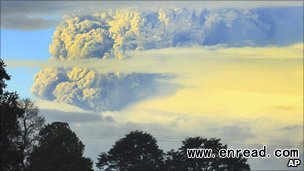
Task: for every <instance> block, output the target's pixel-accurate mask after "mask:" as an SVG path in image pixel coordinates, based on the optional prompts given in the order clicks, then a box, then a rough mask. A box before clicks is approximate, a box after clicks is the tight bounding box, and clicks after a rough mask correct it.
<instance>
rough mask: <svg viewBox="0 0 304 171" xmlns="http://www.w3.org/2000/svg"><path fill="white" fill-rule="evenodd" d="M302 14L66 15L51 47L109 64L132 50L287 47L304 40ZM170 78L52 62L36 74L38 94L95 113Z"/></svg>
mask: <svg viewBox="0 0 304 171" xmlns="http://www.w3.org/2000/svg"><path fill="white" fill-rule="evenodd" d="M302 13H303V10H302V9H301V8H300V7H285V8H265V9H264V8H261V9H212V10H208V9H203V10H190V9H180V8H170V9H159V10H156V11H140V10H134V9H119V10H110V11H107V12H101V13H97V14H94V15H91V16H71V17H66V18H65V19H64V21H63V22H62V23H61V24H60V25H59V26H58V27H57V28H56V30H55V32H54V35H53V40H52V43H51V45H50V49H49V50H50V53H51V55H52V57H51V61H72V60H77V59H89V58H100V59H103V60H100V62H103V61H104V60H106V59H108V58H113V59H112V60H118V59H123V60H128V59H127V58H128V52H130V51H144V50H150V49H161V48H168V47H191V46H209V45H226V46H232V47H240V46H241V47H242V46H265V45H287V44H292V43H295V42H301V41H302V37H303V21H301V18H302ZM125 58H126V59H125ZM163 79H165V80H166V79H170V77H169V78H168V77H167V76H163V75H161V74H147V73H131V74H119V73H116V74H115V73H103V74H101V73H97V72H95V71H94V70H90V69H88V68H86V67H85V64H84V67H82V68H81V67H70V68H63V67H46V68H44V69H42V70H41V71H40V72H39V73H37V75H36V76H35V79H34V85H33V87H32V92H33V94H34V95H35V96H37V97H39V98H42V99H47V100H50V101H57V102H64V103H68V104H72V105H76V106H79V107H81V108H84V109H88V110H93V111H107V110H110V111H115V110H120V109H121V108H123V107H126V106H127V105H128V104H131V103H134V102H135V101H138V100H141V99H144V98H147V97H151V96H153V95H155V94H157V93H158V92H159V91H161V89H163V88H164V87H161V86H165V87H166V85H165V84H163V83H160V82H159V80H163ZM170 86H171V85H170ZM170 86H169V87H170ZM171 88H172V87H171ZM165 89H168V85H167V88H165Z"/></svg>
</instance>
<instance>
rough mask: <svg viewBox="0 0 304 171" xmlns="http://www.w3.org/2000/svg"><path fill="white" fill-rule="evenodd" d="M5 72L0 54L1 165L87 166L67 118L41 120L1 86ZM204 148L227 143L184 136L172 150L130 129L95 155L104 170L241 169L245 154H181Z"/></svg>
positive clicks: (49, 170)
mask: <svg viewBox="0 0 304 171" xmlns="http://www.w3.org/2000/svg"><path fill="white" fill-rule="evenodd" d="M7 80H10V76H9V75H8V73H7V72H6V70H5V63H4V61H3V60H1V59H0V109H1V112H0V113H1V116H0V117H1V139H0V140H1V141H0V149H1V151H0V152H1V153H0V155H1V158H0V162H1V165H0V170H1V171H15V170H20V171H44V170H46V171H56V170H60V171H61V170H62V171H78V170H79V171H90V170H93V161H92V160H91V159H90V158H87V157H84V156H83V152H84V148H85V146H84V144H83V143H82V142H81V141H80V139H79V138H78V137H77V135H76V134H75V132H73V131H72V130H71V129H70V127H69V124H68V123H65V122H53V123H50V124H46V123H45V119H44V117H43V116H42V115H41V114H40V113H39V109H38V107H37V106H35V104H34V102H33V101H32V100H31V99H20V98H19V96H18V94H17V93H16V92H9V91H7V90H6V86H7V85H6V81H7ZM190 148H210V149H212V150H213V151H212V152H213V153H214V154H216V153H217V152H218V150H220V149H222V148H227V145H224V144H222V143H221V142H220V139H216V138H211V139H206V138H202V137H189V138H186V139H185V140H184V141H182V145H181V147H180V148H178V149H177V150H174V149H172V150H170V151H168V152H164V151H163V150H161V149H160V148H159V147H158V145H157V141H156V139H155V138H154V137H153V136H152V135H151V134H149V133H147V132H142V131H138V130H137V131H132V132H130V133H128V134H127V135H125V136H124V137H122V138H121V139H119V140H118V141H116V142H115V144H114V145H113V146H112V148H111V149H110V150H109V151H108V152H102V153H100V155H99V156H98V158H97V162H96V167H97V168H98V169H100V170H104V171H141V170H147V171H209V170H212V171H213V170H216V171H217V170H220V171H238V170H239V171H247V170H250V166H249V164H248V162H247V159H246V158H244V157H242V156H240V157H239V158H224V159H223V158H219V157H218V156H217V155H216V157H215V158H200V159H193V158H188V157H187V149H190Z"/></svg>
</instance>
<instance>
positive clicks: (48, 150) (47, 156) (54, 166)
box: [29, 122, 92, 171]
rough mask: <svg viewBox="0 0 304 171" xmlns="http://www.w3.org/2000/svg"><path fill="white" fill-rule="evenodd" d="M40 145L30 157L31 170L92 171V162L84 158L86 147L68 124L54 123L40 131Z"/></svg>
mask: <svg viewBox="0 0 304 171" xmlns="http://www.w3.org/2000/svg"><path fill="white" fill-rule="evenodd" d="M40 137H41V139H40V141H39V145H38V146H37V147H36V148H35V149H34V152H33V153H32V155H31V157H30V166H29V170H33V171H35V170H37V171H38V170H49V171H56V170H65V171H77V170H81V171H87V170H92V161H91V160H90V159H88V158H85V157H83V151H84V145H83V144H82V142H81V141H80V140H79V139H78V137H77V136H76V134H75V133H74V132H72V131H71V130H70V128H69V125H68V124H67V123H63V122H54V123H52V124H48V125H46V126H45V127H44V128H43V129H42V130H41V131H40Z"/></svg>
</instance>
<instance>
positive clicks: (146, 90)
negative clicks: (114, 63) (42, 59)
mask: <svg viewBox="0 0 304 171" xmlns="http://www.w3.org/2000/svg"><path fill="white" fill-rule="evenodd" d="M166 78H168V77H167V76H162V75H159V74H139V73H133V74H128V75H124V74H114V73H108V74H97V73H96V72H94V71H91V70H88V69H86V68H77V67H73V68H68V69H63V68H44V69H43V70H42V71H40V72H39V73H38V74H37V75H36V76H35V82H34V85H33V87H32V92H33V93H34V95H36V96H38V97H41V98H43V99H46V100H50V101H56V102H64V103H67V104H72V105H76V106H78V107H81V108H83V109H87V110H93V111H106V110H110V111H116V110H120V109H121V108H123V107H125V106H126V105H127V104H130V103H133V102H135V101H137V100H140V99H144V98H146V97H150V96H153V95H155V94H157V92H159V91H160V90H159V88H160V87H161V83H159V82H158V81H159V80H162V79H166Z"/></svg>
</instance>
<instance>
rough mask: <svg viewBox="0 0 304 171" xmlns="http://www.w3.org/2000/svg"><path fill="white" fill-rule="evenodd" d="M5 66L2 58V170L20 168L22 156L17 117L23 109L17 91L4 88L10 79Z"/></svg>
mask: <svg viewBox="0 0 304 171" xmlns="http://www.w3.org/2000/svg"><path fill="white" fill-rule="evenodd" d="M4 67H5V64H4V62H3V61H2V60H0V119H1V134H0V135H1V136H0V138H1V139H0V149H1V153H0V156H1V158H0V161H1V166H0V170H20V169H21V163H22V158H21V155H20V154H21V153H20V150H19V144H18V136H19V135H20V132H21V131H20V126H19V125H18V120H17V119H18V117H21V116H22V114H23V111H22V109H20V108H18V95H17V93H11V92H7V91H5V90H4V89H5V87H6V84H5V81H6V80H9V79H10V76H9V75H8V74H7V73H6V71H5V68H4Z"/></svg>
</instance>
